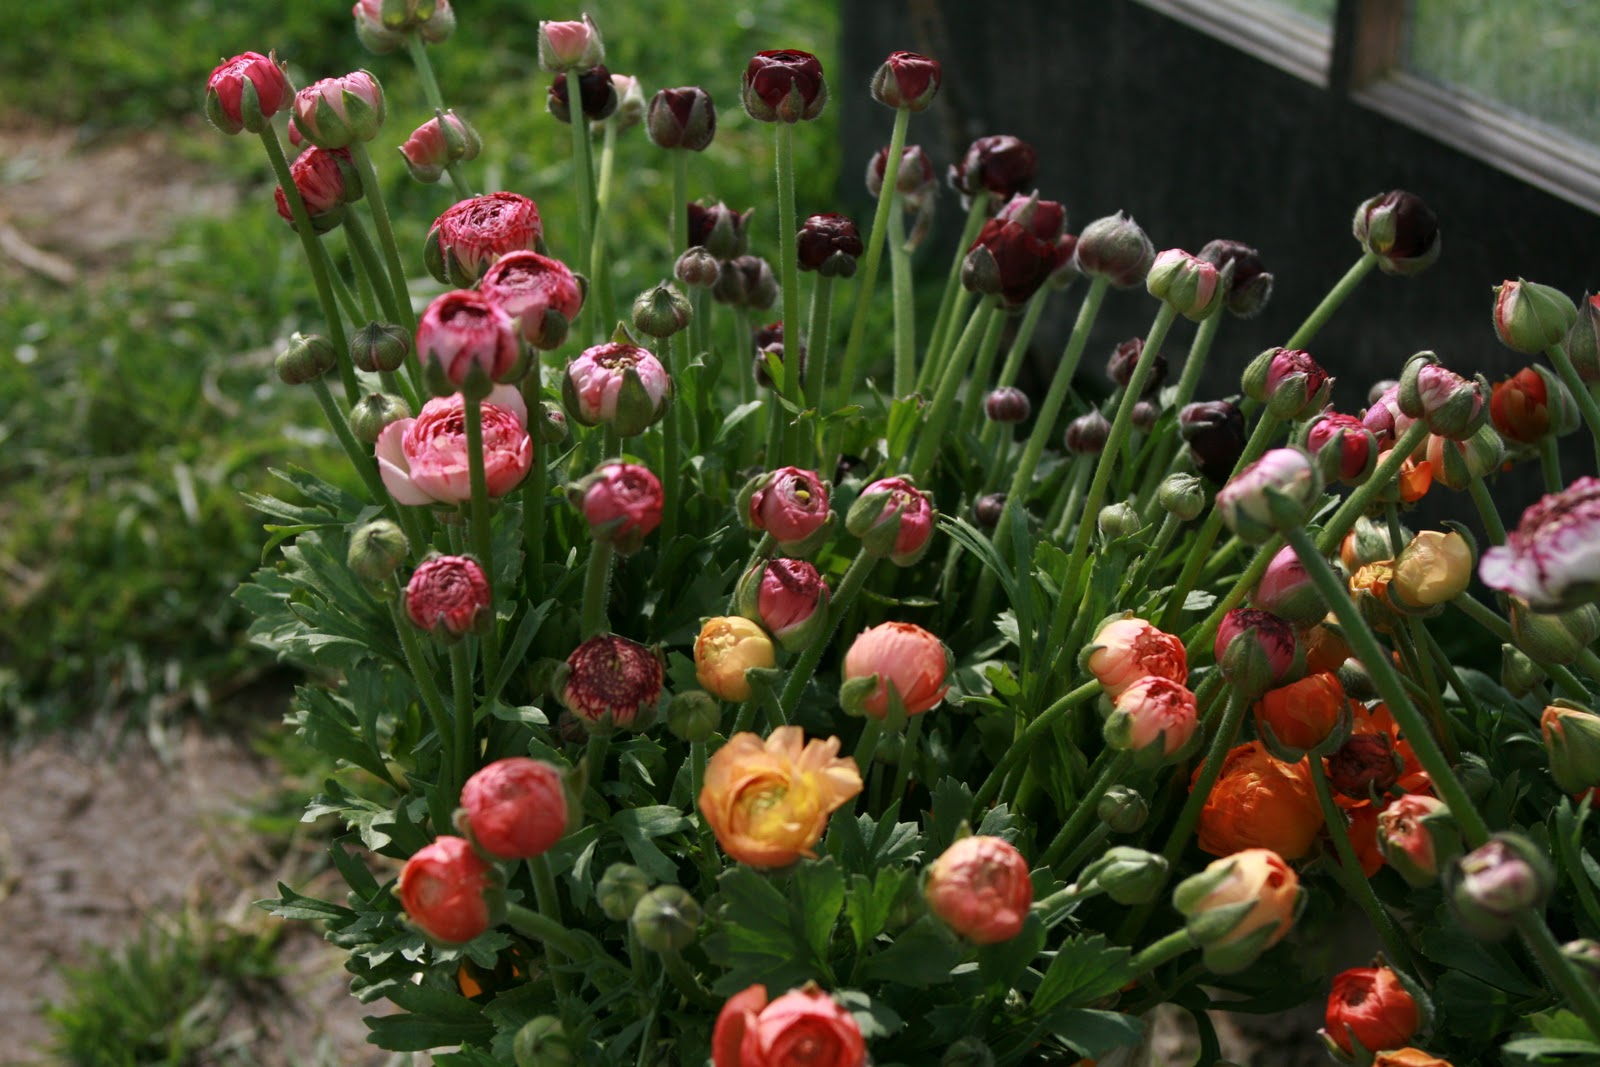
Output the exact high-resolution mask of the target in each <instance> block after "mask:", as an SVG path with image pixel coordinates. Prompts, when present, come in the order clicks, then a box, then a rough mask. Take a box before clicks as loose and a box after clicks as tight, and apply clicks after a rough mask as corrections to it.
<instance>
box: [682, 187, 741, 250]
mask: <svg viewBox="0 0 1600 1067" xmlns="http://www.w3.org/2000/svg"><path fill="white" fill-rule="evenodd" d="M688 210H689V247H690V248H693V247H694V246H695V245H699V246H700V247H702V248H704V249H705V250H706V251H707V252H710V253H711V254H712V255H713V256H716V257H717V259H719V260H721V261H723V262H727V261H728V260H730V259H736V258H738V257H739V256H742V255H744V251H745V246H746V245H747V244H748V243H749V238H748V237H747V236H746V234H745V227H746V226H748V225H749V224H750V216H751V215H752V214H753V213H754V211H755V209H754V208H751V209H750V210H748V211H744V212H738V211H735V210H733V209H732V208H730V207H729V206H728V205H727V204H724V203H722V201H720V200H719V201H717V202H716V203H715V204H701V203H696V202H690V204H689V207H688Z"/></svg>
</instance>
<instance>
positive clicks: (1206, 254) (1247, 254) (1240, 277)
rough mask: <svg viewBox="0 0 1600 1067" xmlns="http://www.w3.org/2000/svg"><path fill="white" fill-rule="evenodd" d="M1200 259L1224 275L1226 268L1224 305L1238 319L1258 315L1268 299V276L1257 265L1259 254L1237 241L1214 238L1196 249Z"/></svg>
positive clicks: (1270, 279) (1263, 268)
mask: <svg viewBox="0 0 1600 1067" xmlns="http://www.w3.org/2000/svg"><path fill="white" fill-rule="evenodd" d="M1200 258H1201V259H1203V260H1205V261H1206V262H1207V263H1214V264H1216V267H1217V270H1219V271H1222V272H1224V273H1226V272H1227V270H1228V268H1229V267H1232V268H1233V273H1232V274H1231V275H1229V276H1228V282H1227V296H1226V297H1225V298H1224V306H1225V307H1226V308H1227V309H1228V311H1229V312H1230V313H1232V314H1234V315H1237V316H1238V317H1239V318H1241V319H1251V318H1255V316H1257V315H1259V314H1261V311H1262V309H1263V308H1265V307H1266V306H1267V301H1268V300H1270V299H1271V298H1272V275H1271V274H1268V273H1267V270H1266V267H1265V266H1264V265H1263V264H1262V262H1261V254H1260V253H1259V252H1257V251H1256V250H1255V249H1254V248H1251V247H1250V246H1249V245H1246V244H1242V243H1240V242H1239V241H1228V240H1224V239H1221V238H1218V239H1217V240H1215V241H1211V242H1209V243H1207V245H1206V246H1205V247H1204V248H1202V249H1200Z"/></svg>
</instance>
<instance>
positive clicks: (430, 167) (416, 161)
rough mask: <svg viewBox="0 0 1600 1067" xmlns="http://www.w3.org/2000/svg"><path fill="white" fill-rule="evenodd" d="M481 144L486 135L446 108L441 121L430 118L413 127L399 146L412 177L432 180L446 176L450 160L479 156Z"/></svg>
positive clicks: (455, 160) (423, 180)
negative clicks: (409, 134) (479, 132)
mask: <svg viewBox="0 0 1600 1067" xmlns="http://www.w3.org/2000/svg"><path fill="white" fill-rule="evenodd" d="M482 148H483V138H482V137H480V136H479V135H478V131H477V130H474V129H473V128H472V127H471V126H469V125H467V123H466V121H465V120H463V119H462V118H461V117H460V116H458V115H457V114H456V113H455V112H454V111H446V112H445V113H444V119H443V121H442V122H441V121H440V119H439V118H437V117H435V118H431V119H429V120H428V121H427V122H424V123H423V124H422V125H421V126H418V127H417V128H416V129H415V130H413V131H411V136H410V137H407V138H406V143H405V144H403V145H401V146H400V155H401V156H402V157H403V158H404V159H405V161H406V168H407V169H408V170H410V171H411V176H412V177H413V178H415V179H417V180H418V181H419V182H430V183H431V182H436V181H438V180H439V179H440V178H441V177H443V175H444V171H445V168H446V167H448V166H449V165H450V164H452V163H455V162H457V161H458V160H472V159H475V158H477V155H478V152H479V151H480V150H481V149H482Z"/></svg>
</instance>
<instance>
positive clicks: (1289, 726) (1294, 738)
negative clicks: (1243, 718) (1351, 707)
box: [1255, 673, 1345, 751]
mask: <svg viewBox="0 0 1600 1067" xmlns="http://www.w3.org/2000/svg"><path fill="white" fill-rule="evenodd" d="M1344 706H1345V695H1344V686H1342V685H1340V684H1339V679H1338V677H1337V676H1336V675H1333V674H1327V673H1323V674H1308V675H1306V676H1305V677H1304V678H1302V679H1300V680H1299V681H1298V682H1295V683H1293V684H1291V685H1285V686H1279V687H1278V688H1277V689H1269V690H1267V691H1266V692H1265V693H1263V694H1262V695H1261V699H1260V700H1258V701H1256V708H1255V712H1256V729H1257V730H1258V731H1260V732H1262V733H1263V735H1265V729H1266V728H1268V727H1270V728H1271V730H1272V735H1273V736H1274V737H1276V738H1277V739H1278V743H1279V744H1281V745H1283V746H1284V747H1286V748H1297V749H1301V750H1302V751H1304V750H1307V749H1313V748H1316V747H1317V746H1318V745H1320V744H1322V742H1324V741H1326V740H1327V739H1328V735H1329V734H1330V733H1332V732H1333V728H1334V727H1335V726H1337V725H1338V724H1339V713H1340V712H1341V711H1343V710H1344Z"/></svg>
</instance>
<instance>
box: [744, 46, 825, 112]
mask: <svg viewBox="0 0 1600 1067" xmlns="http://www.w3.org/2000/svg"><path fill="white" fill-rule="evenodd" d="M740 99H741V101H742V102H743V103H744V110H745V114H747V115H749V116H750V117H751V118H753V119H755V120H756V121H757V122H788V123H795V122H800V121H802V120H807V121H808V120H810V119H814V118H816V117H817V116H818V115H820V114H822V109H823V108H824V107H826V106H827V104H828V83H827V81H826V79H824V78H823V76H822V63H821V62H820V61H819V60H818V59H817V57H816V56H814V55H812V54H811V53H810V52H801V51H799V50H798V49H790V50H787V51H785V50H778V51H769V52H757V53H756V54H755V55H754V56H752V57H751V58H750V62H749V64H748V65H747V66H746V67H745V71H744V78H743V80H742V82H741V85H740Z"/></svg>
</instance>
